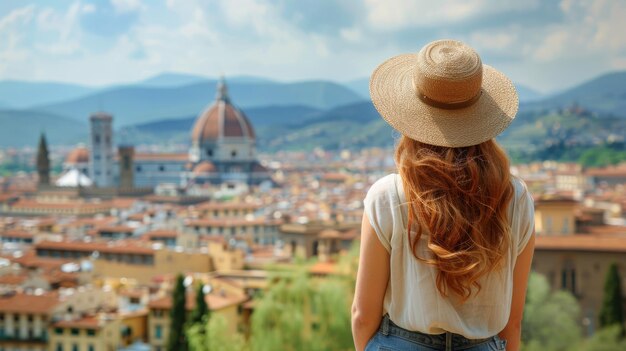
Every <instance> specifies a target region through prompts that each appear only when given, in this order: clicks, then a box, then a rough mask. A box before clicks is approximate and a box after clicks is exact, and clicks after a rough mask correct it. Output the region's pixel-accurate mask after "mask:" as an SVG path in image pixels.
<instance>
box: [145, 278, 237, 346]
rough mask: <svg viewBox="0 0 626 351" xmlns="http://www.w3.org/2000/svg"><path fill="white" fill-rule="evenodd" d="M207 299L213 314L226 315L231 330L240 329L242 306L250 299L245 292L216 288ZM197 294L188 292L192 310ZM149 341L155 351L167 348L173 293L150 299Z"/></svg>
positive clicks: (186, 306)
mask: <svg viewBox="0 0 626 351" xmlns="http://www.w3.org/2000/svg"><path fill="white" fill-rule="evenodd" d="M205 300H206V302H207V305H208V306H209V309H210V310H211V313H212V314H219V315H222V316H224V317H225V319H226V321H227V322H228V330H229V332H233V333H234V332H235V331H237V330H238V327H239V324H240V320H241V318H240V314H241V312H240V311H241V306H242V305H243V303H244V302H246V301H247V300H248V297H247V296H246V295H245V294H243V293H234V292H233V291H228V290H227V289H223V288H214V289H213V291H211V293H209V294H206V295H205ZM195 301H196V300H195V294H194V293H188V294H187V297H186V303H185V308H186V310H187V311H188V312H191V311H192V310H193V308H194V307H195ZM148 307H149V309H150V313H149V315H148V343H149V344H150V345H151V346H152V347H153V350H155V351H163V350H165V346H166V345H167V338H168V337H169V328H170V324H171V322H170V309H171V308H172V298H171V295H169V293H168V295H166V296H163V297H160V298H157V299H154V300H152V301H150V303H149V305H148Z"/></svg>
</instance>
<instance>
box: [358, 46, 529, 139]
mask: <svg viewBox="0 0 626 351" xmlns="http://www.w3.org/2000/svg"><path fill="white" fill-rule="evenodd" d="M370 96H371V98H372V102H373V103H374V106H375V107H376V109H377V110H378V112H379V113H380V115H381V116H382V117H383V119H384V120H385V121H387V123H389V124H390V125H391V126H392V127H393V128H394V129H396V130H397V131H399V132H400V133H402V134H404V135H406V136H407V137H409V138H411V139H414V140H417V141H420V142H423V143H426V144H431V145H439V146H447V147H463V146H470V145H476V144H480V143H482V142H484V141H487V140H489V139H492V138H494V137H495V136H496V135H498V134H500V133H501V132H502V131H503V130H504V129H505V128H506V127H508V125H509V124H510V123H511V122H512V121H513V119H514V118H515V114H516V113H517V108H518V97H517V92H516V90H515V87H514V86H513V83H512V82H511V80H509V79H508V78H507V77H506V76H505V75H504V74H502V73H500V72H498V71H497V70H495V69H494V68H492V67H490V66H487V65H483V64H482V62H481V60H480V57H479V56H478V54H477V53H476V51H474V49H472V48H471V47H469V46H467V45H466V44H464V43H462V42H460V41H456V40H437V41H434V42H432V43H429V44H427V45H426V46H424V47H423V48H422V50H420V52H419V53H417V54H404V55H399V56H395V57H392V58H390V59H389V60H387V61H385V62H383V63H382V64H381V65H380V66H378V67H377V68H376V70H374V73H372V77H371V79H370Z"/></svg>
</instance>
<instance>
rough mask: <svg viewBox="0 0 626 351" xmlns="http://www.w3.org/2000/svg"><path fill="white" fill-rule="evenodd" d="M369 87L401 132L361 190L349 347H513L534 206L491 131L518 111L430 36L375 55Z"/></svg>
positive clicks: (497, 78) (506, 85) (504, 83)
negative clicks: (408, 48) (391, 155)
mask: <svg viewBox="0 0 626 351" xmlns="http://www.w3.org/2000/svg"><path fill="white" fill-rule="evenodd" d="M370 95H371V97H372V101H373V103H374V106H375V107H376V109H377V110H378V112H379V113H380V115H381V116H382V117H383V119H385V121H387V123H389V124H390V125H391V126H392V127H393V128H395V129H396V130H397V131H399V132H400V133H401V134H402V137H401V139H400V140H399V144H398V145H397V148H396V152H395V159H396V164H397V166H398V171H399V174H390V175H388V176H386V177H383V178H381V179H379V180H378V181H377V182H376V183H374V185H373V186H372V187H371V188H370V190H369V191H368V194H367V196H366V198H365V200H364V215H363V223H362V232H361V256H360V262H359V270H358V274H357V283H356V293H355V297H354V303H353V307H352V330H353V335H354V342H355V346H356V349H357V350H358V351H361V350H364V349H365V350H456V349H458V350H466V351H472V350H504V349H505V347H506V349H507V350H518V349H519V344H520V333H521V320H522V312H523V308H524V300H525V294H526V284H527V280H528V274H529V270H530V264H531V260H532V255H533V250H534V225H533V223H534V210H533V202H532V197H531V196H530V194H529V193H528V191H527V190H526V187H525V185H524V183H523V182H522V181H521V180H519V179H517V178H514V177H512V176H511V175H510V173H509V162H508V159H507V157H506V154H505V153H504V151H503V150H502V149H501V148H500V147H499V146H498V145H497V144H496V142H495V140H494V138H495V136H496V135H498V134H499V133H501V132H502V131H503V130H504V129H505V128H506V127H507V126H508V125H509V124H510V123H511V122H512V120H513V119H514V118H515V114H516V113H517V109H518V98H517V93H516V91H515V88H514V86H513V84H512V83H511V81H510V80H509V79H508V78H507V77H505V76H504V75H503V74H502V73H500V72H498V71H496V70H495V69H493V68H491V67H489V66H487V65H483V64H482V62H481V60H480V57H479V56H478V54H477V53H476V52H475V51H474V50H473V49H472V48H470V47H469V46H467V45H465V44H463V43H461V42H458V41H453V40H440V41H435V42H432V43H430V44H428V45H426V46H425V47H424V48H422V50H421V51H420V52H419V53H418V54H406V55H400V56H396V57H393V58H391V59H389V60H387V61H385V62H384V63H382V64H381V65H380V66H379V67H378V68H377V69H376V70H375V71H374V73H373V74H372V77H371V80H370ZM381 319H382V321H381Z"/></svg>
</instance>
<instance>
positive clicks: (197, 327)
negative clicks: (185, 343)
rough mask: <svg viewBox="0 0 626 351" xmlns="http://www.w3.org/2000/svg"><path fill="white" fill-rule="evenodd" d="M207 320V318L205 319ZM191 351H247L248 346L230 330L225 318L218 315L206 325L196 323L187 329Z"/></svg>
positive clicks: (238, 335) (237, 334)
mask: <svg viewBox="0 0 626 351" xmlns="http://www.w3.org/2000/svg"><path fill="white" fill-rule="evenodd" d="M205 320H206V318H205ZM187 340H189V349H190V350H191V351H209V350H211V351H213V350H220V351H247V350H248V349H249V348H248V345H247V344H246V342H245V339H244V337H243V336H242V335H241V334H239V333H231V332H230V331H229V330H228V327H227V323H226V319H225V317H224V316H222V315H219V314H216V315H215V316H212V317H211V319H210V320H208V322H206V323H194V324H192V325H191V326H190V327H189V328H188V329H187Z"/></svg>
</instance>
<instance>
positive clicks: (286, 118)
mask: <svg viewBox="0 0 626 351" xmlns="http://www.w3.org/2000/svg"><path fill="white" fill-rule="evenodd" d="M624 82H626V72H615V73H610V74H606V75H603V76H600V77H598V78H596V79H593V80H591V81H588V82H585V83H583V84H581V85H579V86H576V87H573V88H571V89H568V90H566V91H563V92H561V93H558V94H555V95H550V96H544V95H542V94H540V93H538V92H536V91H534V90H532V89H529V88H526V87H524V86H519V85H518V87H517V88H518V93H519V95H520V102H521V105H520V114H519V115H518V118H517V119H516V121H515V122H514V124H513V126H512V128H511V130H515V129H517V126H518V125H519V126H522V125H524V126H527V125H529V123H531V122H532V123H534V125H538V124H537V120H538V119H541V118H542V117H541V116H543V115H549V114H550V112H551V111H554V110H558V109H562V108H563V107H567V106H571V105H573V104H577V105H579V106H580V107H582V108H583V109H586V110H589V111H591V112H594V113H597V114H598V115H600V117H601V118H604V117H607V118H608V117H610V118H611V120H620V119H624V118H626V112H624V111H626V109H625V107H626V84H625V83H624ZM227 83H228V88H229V92H230V96H231V97H232V100H233V101H234V103H235V104H236V105H237V106H238V107H240V108H242V109H243V110H244V111H245V113H246V114H247V116H248V117H249V118H250V120H251V121H252V123H253V125H254V127H255V128H256V129H257V135H259V140H258V143H259V148H260V149H267V150H275V149H280V148H289V149H293V148H308V146H311V145H313V146H315V145H321V146H325V147H329V148H333V147H347V146H351V147H358V146H367V145H387V144H391V143H392V142H393V140H392V138H391V135H392V131H391V128H388V127H387V126H386V125H385V124H384V122H382V121H381V120H380V118H379V117H378V114H377V112H376V110H375V109H374V108H373V106H372V104H371V103H370V102H369V98H368V95H369V92H368V84H369V80H368V79H367V78H362V79H356V80H353V81H350V82H345V83H342V84H340V83H335V82H329V81H305V82H291V83H284V82H276V81H272V80H269V79H265V78H261V77H252V76H241V77H232V78H229V79H228V80H227ZM216 84H217V80H216V79H215V78H208V77H202V76H196V75H189V74H178V73H164V74H161V75H158V76H155V77H152V78H149V79H146V80H143V81H140V82H137V83H134V84H127V85H121V86H109V87H87V86H80V85H72V84H61V83H34V82H15V81H4V82H0V93H3V94H2V95H0V146H3V147H6V146H27V145H30V146H33V145H35V144H36V140H37V138H38V135H39V133H40V132H42V131H45V132H46V133H47V135H48V139H49V142H50V143H51V144H66V145H67V144H73V143H76V142H78V141H86V137H87V132H88V131H87V126H86V125H87V120H88V116H89V115H90V114H91V113H92V112H94V111H98V110H105V111H107V112H110V113H112V114H113V115H114V118H115V120H114V123H115V127H116V129H117V130H118V133H117V136H116V139H117V140H118V142H124V143H128V142H133V143H135V144H139V143H168V142H176V143H188V142H189V140H188V139H189V131H190V129H191V126H192V125H193V122H194V120H195V118H196V117H197V116H198V114H199V113H201V112H202V110H203V109H204V108H205V107H206V106H207V105H209V104H210V103H212V101H213V99H214V96H215V89H216ZM539 125H540V124H539ZM59 131H67V132H65V133H59ZM509 134H511V133H509ZM512 134H513V136H514V134H515V133H512Z"/></svg>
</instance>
